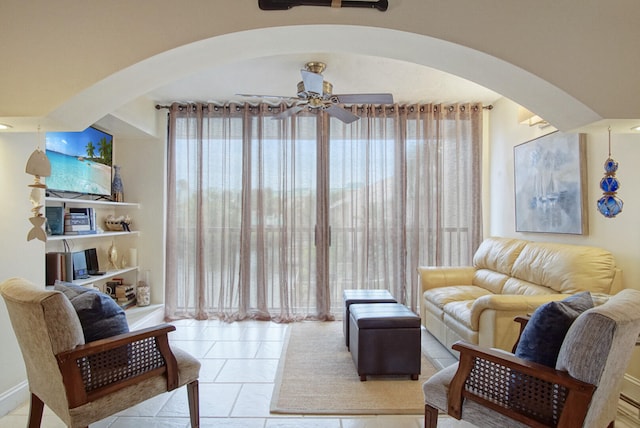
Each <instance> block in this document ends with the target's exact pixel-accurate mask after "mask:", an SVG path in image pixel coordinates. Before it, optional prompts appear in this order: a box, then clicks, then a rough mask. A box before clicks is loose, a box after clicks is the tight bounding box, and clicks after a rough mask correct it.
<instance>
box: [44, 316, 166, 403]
mask: <svg viewBox="0 0 640 428" xmlns="http://www.w3.org/2000/svg"><path fill="white" fill-rule="evenodd" d="M175 329H176V328H175V326H173V325H170V324H162V325H159V326H155V327H150V328H146V329H142V330H136V331H132V332H129V333H124V334H120V335H117V336H113V337H109V338H107V339H101V340H96V341H94V342H90V343H87V344H84V345H79V346H76V347H75V348H73V349H70V350H68V351H64V352H60V353H59V354H57V355H56V359H57V360H58V367H59V368H60V371H61V373H62V378H63V381H64V384H65V389H66V392H67V400H68V401H69V407H70V408H75V407H78V406H80V405H82V404H85V403H87V402H90V401H93V400H95V399H96V398H99V397H102V396H104V395H107V394H109V393H111V392H114V391H117V390H119V389H122V388H124V387H125V386H128V385H131V384H133V383H137V382H139V381H141V380H144V379H147V378H150V377H153V376H157V375H160V374H163V373H166V377H167V391H171V390H173V389H175V388H177V387H178V363H177V361H176V358H175V356H174V355H173V352H171V348H170V347H169V338H168V334H169V332H171V331H174V330H175Z"/></svg>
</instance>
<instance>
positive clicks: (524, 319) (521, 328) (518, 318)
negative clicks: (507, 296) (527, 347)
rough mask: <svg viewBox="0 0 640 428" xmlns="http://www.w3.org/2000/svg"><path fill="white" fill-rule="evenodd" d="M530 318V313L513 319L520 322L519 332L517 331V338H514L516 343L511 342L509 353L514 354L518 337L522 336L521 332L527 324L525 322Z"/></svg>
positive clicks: (518, 340) (518, 341)
mask: <svg viewBox="0 0 640 428" xmlns="http://www.w3.org/2000/svg"><path fill="white" fill-rule="evenodd" d="M530 319H531V315H523V316H519V317H515V318H514V319H513V320H514V321H515V322H517V323H518V324H520V332H519V333H518V338H517V339H516V343H514V344H513V349H511V353H512V354H515V353H516V349H517V348H518V343H520V338H521V337H522V332H523V331H524V328H525V327H526V326H527V323H528V322H529V320H530Z"/></svg>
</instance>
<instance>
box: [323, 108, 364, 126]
mask: <svg viewBox="0 0 640 428" xmlns="http://www.w3.org/2000/svg"><path fill="white" fill-rule="evenodd" d="M324 111H326V112H327V113H329V114H330V115H331V116H333V117H335V118H336V119H339V120H341V121H343V122H344V123H352V122H355V121H356V120H358V119H360V118H359V117H358V116H356V115H355V114H353V113H351V112H350V111H348V110H345V109H343V108H342V107H338V106H336V105H331V106H329V107H327V108H325V109H324Z"/></svg>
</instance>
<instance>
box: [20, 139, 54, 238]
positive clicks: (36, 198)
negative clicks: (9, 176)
mask: <svg viewBox="0 0 640 428" xmlns="http://www.w3.org/2000/svg"><path fill="white" fill-rule="evenodd" d="M38 141H40V127H38ZM25 172H26V173H27V174H31V175H33V176H34V180H33V183H32V184H29V185H28V186H29V187H31V188H32V189H31V193H30V196H29V200H30V201H31V205H32V208H31V213H32V216H31V217H30V218H29V221H30V222H31V225H32V226H33V227H32V228H31V230H29V233H28V234H27V241H31V240H32V239H39V240H40V241H46V240H47V234H46V232H45V231H44V224H45V221H46V217H45V216H44V215H42V213H41V212H40V210H41V209H42V206H43V205H42V191H43V190H44V189H46V188H47V186H46V185H45V184H44V183H43V182H42V181H40V179H41V178H42V177H49V176H50V175H51V163H49V158H48V157H47V154H46V153H45V152H44V151H43V150H41V149H40V144H38V146H37V147H36V149H35V150H34V151H33V153H31V156H29V159H28V160H27V166H26V167H25Z"/></svg>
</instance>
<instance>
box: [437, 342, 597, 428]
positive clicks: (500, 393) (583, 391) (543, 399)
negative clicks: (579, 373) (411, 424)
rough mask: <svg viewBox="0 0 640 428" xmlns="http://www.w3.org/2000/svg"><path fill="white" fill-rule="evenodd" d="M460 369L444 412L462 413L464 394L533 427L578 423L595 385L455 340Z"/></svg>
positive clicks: (496, 351) (583, 416) (503, 352)
mask: <svg viewBox="0 0 640 428" xmlns="http://www.w3.org/2000/svg"><path fill="white" fill-rule="evenodd" d="M452 348H453V349H454V350H456V351H458V352H459V353H460V363H459V366H458V371H457V372H456V374H455V376H454V377H453V379H452V381H451V385H450V386H449V394H448V400H449V402H448V412H449V414H450V415H452V416H454V417H456V418H458V419H459V418H460V417H461V414H462V406H463V398H466V399H470V400H473V401H475V402H477V403H480V404H481V405H483V406H485V407H488V408H490V409H492V410H494V411H496V412H499V413H501V414H503V415H505V416H508V417H510V418H512V419H515V420H517V421H520V422H522V423H524V424H528V425H531V426H548V425H551V426H556V425H558V426H563V427H581V426H582V423H583V421H584V418H585V416H586V414H587V410H588V406H589V403H590V401H591V396H592V395H593V392H594V391H595V389H596V387H595V385H591V384H589V383H586V382H582V381H580V380H577V379H574V378H573V377H571V376H570V375H569V374H568V373H566V372H563V371H559V370H556V369H554V368H551V367H547V366H545V365H542V364H538V363H534V362H530V361H526V360H523V359H521V358H518V357H516V356H515V355H513V354H509V353H508V352H505V351H501V350H497V349H487V348H481V347H479V346H476V345H472V344H468V343H464V342H456V343H455V344H454V345H453V347H452Z"/></svg>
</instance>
